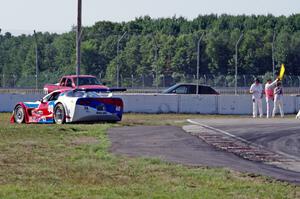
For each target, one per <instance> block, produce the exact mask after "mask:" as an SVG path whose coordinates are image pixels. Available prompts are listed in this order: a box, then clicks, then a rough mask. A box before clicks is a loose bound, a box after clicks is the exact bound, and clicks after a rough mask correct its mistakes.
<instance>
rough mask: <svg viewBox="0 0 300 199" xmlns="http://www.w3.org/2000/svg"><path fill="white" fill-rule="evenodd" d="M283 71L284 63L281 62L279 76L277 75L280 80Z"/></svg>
mask: <svg viewBox="0 0 300 199" xmlns="http://www.w3.org/2000/svg"><path fill="white" fill-rule="evenodd" d="M284 72H285V67H284V64H281V68H280V72H279V76H278V78H279V79H280V80H282V78H283V75H284Z"/></svg>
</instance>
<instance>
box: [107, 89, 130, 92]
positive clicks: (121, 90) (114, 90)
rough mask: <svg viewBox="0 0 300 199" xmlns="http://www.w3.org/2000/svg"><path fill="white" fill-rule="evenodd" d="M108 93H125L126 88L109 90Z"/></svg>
mask: <svg viewBox="0 0 300 199" xmlns="http://www.w3.org/2000/svg"><path fill="white" fill-rule="evenodd" d="M108 91H110V92H125V91H127V89H126V88H109V89H108Z"/></svg>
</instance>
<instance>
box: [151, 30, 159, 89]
mask: <svg viewBox="0 0 300 199" xmlns="http://www.w3.org/2000/svg"><path fill="white" fill-rule="evenodd" d="M152 37H153V40H154V47H155V54H154V60H155V76H156V92H157V93H158V64H157V56H158V52H157V51H158V44H157V41H156V39H155V37H154V36H153V35H152Z"/></svg>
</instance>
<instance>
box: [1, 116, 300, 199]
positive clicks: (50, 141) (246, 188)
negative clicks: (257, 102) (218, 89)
mask: <svg viewBox="0 0 300 199" xmlns="http://www.w3.org/2000/svg"><path fill="white" fill-rule="evenodd" d="M9 116H10V114H6V113H1V114H0V198H172V199H173V198H251V199H252V198H278V199H279V198H300V187H299V186H295V185H291V184H288V183H284V182H278V181H275V180H272V179H270V178H266V177H260V176H256V175H252V174H242V173H238V172H233V171H230V170H225V169H210V168H205V167H186V166H182V165H176V164H169V163H166V162H163V161H160V160H158V159H144V158H128V157H122V156H115V155H113V154H111V153H109V152H108V148H109V146H110V142H109V140H108V138H107V135H106V131H107V129H108V128H111V127H114V126H122V125H124V126H128V125H178V126H181V125H183V124H184V123H185V119H187V118H189V117H191V115H135V114H128V115H125V117H124V120H123V121H122V122H121V123H118V124H93V125H91V124H86V125H75V124H74V125H73V124H72V125H11V124H9ZM193 117H199V116H193ZM204 117H206V116H204ZM210 117H213V116H210Z"/></svg>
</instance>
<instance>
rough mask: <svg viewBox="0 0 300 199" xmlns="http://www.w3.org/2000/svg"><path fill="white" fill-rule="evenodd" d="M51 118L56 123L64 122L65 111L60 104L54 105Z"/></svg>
mask: <svg viewBox="0 0 300 199" xmlns="http://www.w3.org/2000/svg"><path fill="white" fill-rule="evenodd" d="M53 119H54V122H55V123H56V124H64V123H66V112H65V108H64V106H63V105H62V104H57V105H56V106H55V107H54V113H53Z"/></svg>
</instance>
